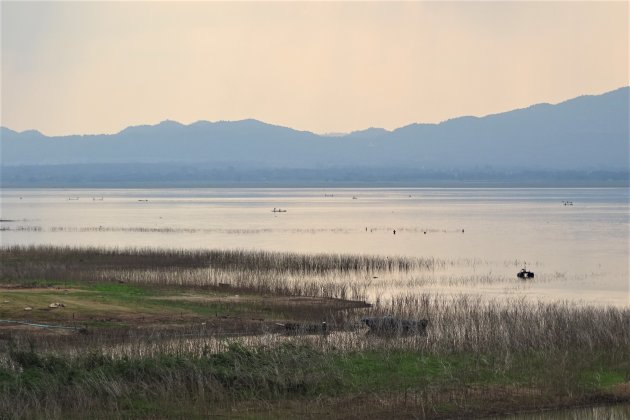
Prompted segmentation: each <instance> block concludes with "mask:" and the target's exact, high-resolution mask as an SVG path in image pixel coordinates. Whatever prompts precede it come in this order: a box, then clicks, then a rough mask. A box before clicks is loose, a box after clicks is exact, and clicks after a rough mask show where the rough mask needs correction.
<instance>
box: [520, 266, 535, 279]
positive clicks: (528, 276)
mask: <svg viewBox="0 0 630 420" xmlns="http://www.w3.org/2000/svg"><path fill="white" fill-rule="evenodd" d="M516 277H518V278H520V279H533V278H534V272H533V271H527V268H523V269H522V270H521V271H519V272H518V273H516Z"/></svg>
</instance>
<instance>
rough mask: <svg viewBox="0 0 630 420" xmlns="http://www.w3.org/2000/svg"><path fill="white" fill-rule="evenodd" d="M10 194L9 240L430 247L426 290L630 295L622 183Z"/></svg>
mask: <svg viewBox="0 0 630 420" xmlns="http://www.w3.org/2000/svg"><path fill="white" fill-rule="evenodd" d="M1 199H2V204H1V214H0V218H1V219H2V222H1V223H0V229H2V230H1V231H0V233H1V235H2V236H1V238H0V242H1V244H2V245H3V246H7V245H15V244H53V245H77V246H85V245H92V246H107V247H113V246H117V247H126V246H130V247H158V248H242V249H265V250H277V251H292V252H326V253H353V254H378V255H388V256H398V255H401V256H410V257H425V258H426V257H428V258H436V259H440V260H444V261H445V262H447V264H446V265H445V266H444V267H443V268H441V269H440V270H438V271H437V272H435V273H432V275H433V276H434V279H435V281H434V282H433V283H432V284H429V285H426V286H425V287H424V288H423V290H424V291H427V290H431V291H434V290H439V291H443V292H445V293H456V292H457V293H459V292H466V293H477V294H480V295H483V296H493V297H495V296H501V297H503V296H510V297H525V298H535V299H552V300H557V299H569V300H575V301H582V302H587V303H593V304H604V305H617V306H627V305H629V285H628V281H629V280H628V279H629V275H628V272H629V268H628V260H629V257H628V251H629V245H628V240H629V227H630V223H629V216H630V211H629V209H630V207H629V204H628V199H629V194H628V189H625V188H609V189H476V188H475V189H473V188H470V189H321V188H318V189H142V190H140V189H98V190H86V189H75V190H62V189H25V190H16V189H5V190H3V191H2V195H1ZM566 201H571V202H572V203H573V205H564V204H563V202H566ZM274 208H281V209H283V210H284V209H286V210H287V211H286V213H273V212H272V210H273V209H274ZM394 230H396V234H395V235H394V233H393V232H394ZM425 232H426V233H425ZM524 263H527V267H528V268H529V269H531V270H533V271H535V273H536V278H535V279H534V280H533V281H530V282H527V283H524V282H522V281H518V280H517V279H516V276H515V274H516V272H517V271H518V270H520V268H522V267H523V264H524ZM453 279H456V280H457V281H453ZM466 279H472V280H473V281H466ZM475 279H477V281H474V280H475ZM480 279H481V280H480ZM483 279H486V280H485V281H484V280H483ZM453 283H456V284H453ZM381 286H382V285H381Z"/></svg>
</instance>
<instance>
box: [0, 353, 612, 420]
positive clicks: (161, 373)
mask: <svg viewBox="0 0 630 420" xmlns="http://www.w3.org/2000/svg"><path fill="white" fill-rule="evenodd" d="M9 357H10V359H11V360H12V361H13V362H14V366H15V368H7V367H6V366H5V367H3V368H1V369H0V395H1V396H2V397H0V409H2V410H10V407H11V406H12V405H13V404H16V403H18V402H19V403H21V404H27V405H28V404H32V402H33V401H41V400H43V401H49V402H50V404H53V401H54V404H55V405H56V406H57V408H58V409H59V410H61V411H62V412H63V411H64V410H69V409H71V408H72V407H73V406H74V405H76V404H79V406H80V405H81V404H85V405H89V406H95V407H102V408H104V407H110V406H115V407H117V409H118V410H121V411H122V412H124V413H127V414H129V415H132V416H133V415H136V416H143V415H164V414H165V412H164V411H163V410H164V409H165V406H164V404H163V403H164V402H165V401H169V402H170V405H169V407H170V409H171V410H178V409H179V408H181V406H180V404H176V403H175V401H186V404H188V405H189V406H190V407H197V406H199V405H200V404H201V406H202V407H203V410H206V411H207V410H210V411H212V407H215V406H216V407H219V406H220V404H219V403H226V402H231V403H238V402H241V403H243V402H246V401H268V402H270V403H271V402H274V401H275V402H278V401H283V400H295V399H298V400H299V399H302V398H322V397H329V398H333V397H334V398H343V397H348V396H351V395H371V394H374V395H377V394H385V395H394V394H397V395H401V394H402V393H404V394H405V395H407V393H409V392H411V395H421V396H422V395H426V393H431V392H432V393H434V394H435V395H437V396H440V395H441V393H443V392H446V393H448V392H451V391H452V390H453V389H459V390H465V389H467V388H468V387H481V388H482V389H488V390H490V391H489V392H490V393H492V392H493V390H494V391H496V390H497V389H502V390H508V391H509V390H514V389H517V388H518V387H519V385H518V383H522V384H526V386H527V388H528V389H538V390H540V391H541V393H540V395H545V396H546V398H553V397H554V396H555V395H557V396H566V395H573V396H579V395H585V393H586V392H589V393H591V394H604V393H606V392H607V391H608V390H609V389H610V388H611V387H612V386H614V385H616V384H620V383H623V382H624V380H625V377H624V375H623V374H622V372H623V370H624V369H625V365H624V364H623V362H620V361H613V360H604V359H600V360H598V361H597V363H596V364H597V366H584V367H583V370H581V371H580V372H578V373H579V374H581V376H583V378H584V382H582V383H575V382H573V381H572V380H571V378H570V377H569V380H568V381H566V382H564V383H563V386H562V387H557V383H555V384H554V387H553V388H549V386H548V384H547V383H546V381H547V379H548V378H547V376H548V375H551V374H553V373H554V372H555V371H556V369H555V368H554V365H556V364H558V363H559V361H560V359H562V358H563V357H564V355H546V357H545V360H546V363H544V364H540V365H538V366H537V367H535V368H533V369H532V368H524V366H525V364H524V363H522V362H523V361H524V360H521V361H518V362H517V363H507V364H506V362H505V361H504V360H499V359H498V358H497V359H494V358H490V359H486V360H485V362H484V363H480V362H479V357H478V356H476V355H469V354H460V355H450V356H437V355H426V354H422V353H418V352H413V351H392V352H375V351H360V352H354V353H350V354H347V353H344V352H340V351H331V352H324V351H321V350H317V349H316V348H314V347H312V346H308V345H295V344H284V345H280V346H276V347H254V348H251V347H245V346H242V345H237V344H235V345H231V346H230V347H229V348H227V349H226V350H225V351H224V352H221V353H218V354H206V355H202V356H198V355H192V354H178V355H172V354H171V355H169V354H161V355H158V356H152V357H142V358H114V357H112V356H108V355H105V354H102V353H98V352H92V353H89V354H84V355H80V356H78V357H76V358H64V357H60V356H55V355H42V354H39V353H37V352H36V351H35V350H34V349H32V348H31V349H26V350H18V349H16V348H12V349H11V350H10V352H9ZM519 357H522V358H523V359H527V358H529V357H531V355H519ZM514 378H518V380H517V381H514ZM584 385H588V386H587V387H584ZM113 389H116V391H115V392H113V391H112V390H113ZM508 391H506V392H508ZM436 398H437V397H436ZM473 398H476V400H474V401H472V400H471V401H470V406H474V405H475V404H481V403H482V402H483V398H485V397H484V394H483V393H481V394H479V395H476V396H474V397H473ZM480 401H481V402H480ZM216 404H219V405H216ZM461 404H462V402H461V401H460V402H458V403H457V404H455V403H454V402H452V401H449V400H448V399H446V400H441V399H439V398H437V399H436V400H435V402H434V406H433V407H432V410H434V411H435V412H439V413H443V414H444V413H447V414H448V413H457V412H458V410H461V409H462V406H461ZM463 404H468V403H466V402H464V403H463ZM216 407H215V408H216ZM464 408H465V407H464ZM190 410H193V409H192V408H190ZM184 412H185V411H184ZM179 413H180V414H182V412H179ZM2 414H3V413H2V412H0V415H2ZM5 414H10V413H9V412H8V411H7V412H6V413H5ZM188 414H193V413H192V411H189V412H188ZM169 415H174V412H173V413H170V414H169ZM7 417H11V416H10V415H7Z"/></svg>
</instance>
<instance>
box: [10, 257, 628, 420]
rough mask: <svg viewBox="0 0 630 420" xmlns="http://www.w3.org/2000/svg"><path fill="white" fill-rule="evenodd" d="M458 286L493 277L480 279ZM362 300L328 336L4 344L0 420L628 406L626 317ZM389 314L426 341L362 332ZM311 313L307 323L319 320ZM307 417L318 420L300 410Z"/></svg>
mask: <svg viewBox="0 0 630 420" xmlns="http://www.w3.org/2000/svg"><path fill="white" fill-rule="evenodd" d="M0 261H1V264H0V276H1V279H2V281H3V282H4V283H5V284H6V283H9V284H12V285H17V286H28V285H29V284H31V283H34V284H36V282H37V281H38V280H51V281H55V282H61V283H62V284H63V282H64V281H68V282H70V281H75V282H125V283H134V284H144V285H156V286H159V287H162V286H168V287H172V288H176V289H181V288H187V287H193V288H203V287H209V288H214V287H222V285H226V284H228V285H229V290H233V291H239V290H244V291H249V292H255V293H261V294H272V293H273V294H284V295H295V296H318V297H334V298H355V299H356V298H361V297H365V296H368V295H370V293H373V291H375V290H376V291H382V290H385V289H386V288H387V287H388V286H389V287H396V285H397V284H398V285H403V286H407V287H415V286H417V288H419V287H420V285H426V284H430V283H431V282H432V281H439V282H445V281H448V280H449V277H448V276H447V277H443V276H442V274H439V273H440V270H448V269H449V268H450V267H452V265H451V264H456V263H455V262H453V261H443V260H435V259H410V258H388V257H374V256H360V255H333V254H316V255H302V254H296V253H277V252H264V251H243V250H232V251H230V250H194V251H179V250H154V249H101V248H72V247H47V246H37V247H18V246H15V247H3V248H0ZM479 263H480V262H479V261H475V260H464V261H459V262H457V264H462V265H464V266H465V265H466V264H468V266H473V265H477V264H479ZM517 263H518V262H517ZM435 272H438V275H435ZM436 279H437V280H436ZM450 280H451V281H452V282H453V283H454V284H461V283H465V282H466V281H467V280H466V278H459V277H457V276H452V277H450ZM470 281H471V282H477V283H481V284H485V283H484V282H487V283H488V284H492V283H500V282H501V281H502V279H501V278H500V277H493V276H484V275H477V277H473V278H472V279H471V280H470ZM372 303H373V305H372V306H371V307H368V308H353V309H347V310H345V311H343V313H342V314H338V315H337V316H331V317H329V318H326V321H327V322H328V323H329V325H330V328H329V331H328V333H325V334H311V335H287V334H286V333H284V332H281V330H278V329H269V330H267V331H256V332H253V331H251V332H250V331H247V330H243V331H237V332H234V331H221V330H220V329H213V330H209V329H208V327H207V326H206V325H205V323H204V322H202V320H197V321H195V323H194V324H190V325H186V326H185V327H182V328H171V329H168V328H158V327H155V329H151V328H153V327H151V328H148V329H130V330H129V329H128V330H116V329H113V330H108V331H103V332H99V331H98V330H95V331H94V332H92V333H90V334H85V335H82V334H73V333H69V334H59V335H54V336H53V335H41V336H33V335H31V336H29V335H28V334H26V335H22V336H20V335H12V336H11V339H10V340H8V341H7V340H1V341H2V347H0V417H1V418H24V417H47V418H62V417H68V416H70V417H85V416H86V415H87V414H88V413H89V415H90V416H91V417H112V416H113V417H125V416H127V417H142V416H149V417H151V416H152V417H160V416H168V417H190V416H211V415H223V414H226V413H227V414H228V415H229V414H230V413H233V411H232V410H237V411H236V412H237V413H247V414H248V415H252V413H253V415H254V416H256V415H257V414H261V413H262V414H261V415H264V414H265V413H267V414H269V415H270V416H274V415H275V416H278V415H282V414H287V411H282V410H286V407H287V406H288V407H294V408H291V409H290V410H289V411H288V413H289V414H288V415H292V414H293V415H296V414H297V415H299V414H300V413H303V414H309V413H311V414H312V412H320V411H318V410H322V407H326V406H328V405H331V404H332V405H333V406H334V407H336V408H335V410H334V411H333V412H330V411H329V412H327V413H328V414H329V415H328V416H329V417H334V416H337V417H340V418H341V417H348V416H351V415H360V416H369V415H371V416H376V417H379V415H377V414H375V413H381V414H380V416H381V417H392V416H393V415H400V414H401V413H406V415H407V416H408V417H415V418H433V417H448V416H451V417H453V416H460V417H468V416H472V415H479V414H480V413H484V412H486V411H484V410H487V409H488V407H491V409H492V410H496V411H494V412H505V411H509V410H513V409H514V407H515V405H518V406H519V407H521V408H528V407H529V408H531V407H539V406H541V405H546V406H552V407H555V406H561V405H563V404H565V405H570V404H584V403H589V402H590V403H592V402H597V401H602V400H605V401H613V399H614V398H621V399H620V400H621V401H628V400H630V396H628V397H627V398H626V400H623V398H622V397H615V396H614V395H613V394H611V392H612V391H610V389H611V388H610V387H611V384H619V383H622V382H624V381H626V382H627V381H628V380H629V379H630V362H629V361H630V309H629V308H614V307H596V306H588V305H579V304H576V303H570V302H552V303H549V302H542V301H540V302H537V301H531V300H525V299H500V300H492V299H488V298H487V297H484V296H471V295H458V294H437V293H423V292H422V290H421V289H420V290H416V291H414V292H413V293H402V294H394V295H387V296H386V295H381V296H380V297H378V298H376V299H374V300H372ZM385 315H390V316H395V317H400V318H406V319H428V320H429V324H428V329H427V331H426V334H425V335H419V334H411V335H394V336H379V335H374V334H370V333H369V332H367V330H366V328H365V327H364V326H363V323H362V322H361V319H362V318H363V317H365V316H385ZM207 316H208V317H210V316H212V315H207ZM316 316H319V315H313V317H314V318H313V319H308V321H310V322H321V321H322V319H321V318H317V319H315V317H316ZM495 394H496V395H499V397H496V398H495V397H494V395H495ZM366 396H367V397H368V398H367V399H366V400H364V399H363V398H364V397H366ZM357 398H359V399H360V400H357ZM506 401H507V402H506ZM528 404H529V405H528ZM283 407H284V408H283ZM295 407H299V408H295ZM304 407H309V408H308V410H314V411H307V412H304V411H299V410H304V409H305V408H304ZM238 410H244V411H238ZM250 410H253V411H250ZM278 410H279V411H278ZM295 410H298V411H295ZM362 410H364V411H362Z"/></svg>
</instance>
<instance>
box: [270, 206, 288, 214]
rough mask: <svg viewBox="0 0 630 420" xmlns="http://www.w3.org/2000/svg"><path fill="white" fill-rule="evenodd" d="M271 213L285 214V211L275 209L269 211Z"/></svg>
mask: <svg viewBox="0 0 630 420" xmlns="http://www.w3.org/2000/svg"><path fill="white" fill-rule="evenodd" d="M271 212H272V213H286V212H287V211H286V210H283V209H277V208H275V207H274V208H273V210H271Z"/></svg>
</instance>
